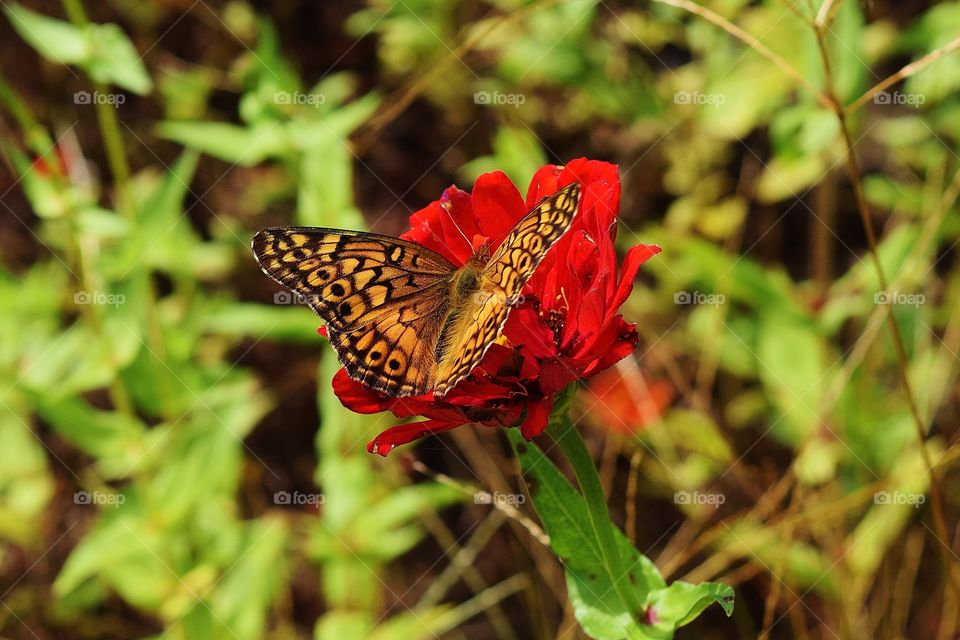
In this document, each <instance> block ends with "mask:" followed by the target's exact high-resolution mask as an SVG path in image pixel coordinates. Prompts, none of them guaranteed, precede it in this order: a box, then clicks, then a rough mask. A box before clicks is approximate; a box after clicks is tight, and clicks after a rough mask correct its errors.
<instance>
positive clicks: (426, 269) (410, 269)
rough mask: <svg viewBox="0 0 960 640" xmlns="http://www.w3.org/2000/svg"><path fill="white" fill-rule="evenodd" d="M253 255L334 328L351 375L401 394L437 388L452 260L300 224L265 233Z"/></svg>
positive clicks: (407, 245)
mask: <svg viewBox="0 0 960 640" xmlns="http://www.w3.org/2000/svg"><path fill="white" fill-rule="evenodd" d="M253 252H254V255H255V256H256V258H257V261H258V262H259V263H260V267H261V268H262V269H263V271H264V273H266V274H267V275H268V276H270V277H271V278H273V279H274V280H276V281H277V282H279V283H280V284H282V285H283V286H285V287H287V288H289V289H291V290H293V291H295V292H296V293H298V294H300V295H301V296H302V297H303V298H304V301H305V302H306V303H307V304H309V305H310V307H311V308H313V310H314V311H316V312H317V315H319V316H320V317H321V318H323V320H324V321H325V322H326V323H327V331H328V333H329V336H330V341H331V343H332V344H333V346H334V347H335V348H336V351H337V356H338V358H339V360H340V362H341V364H343V366H344V368H345V369H346V370H347V373H348V374H349V375H350V377H352V378H354V379H356V380H359V381H361V382H363V383H365V384H367V385H369V386H370V387H372V388H374V389H376V390H378V391H381V392H384V393H388V394H390V395H394V396H398V397H399V396H408V395H417V394H421V393H425V392H426V391H428V390H429V389H430V388H431V387H432V386H433V374H434V372H435V369H436V363H435V361H434V358H433V347H434V345H435V344H436V334H438V333H439V331H440V327H441V326H442V323H443V318H444V317H445V315H446V313H447V307H448V305H449V285H450V281H451V278H452V277H453V274H454V272H455V271H456V268H455V267H454V266H453V265H452V264H450V263H449V262H448V261H447V260H446V258H444V257H442V256H440V255H439V254H437V253H435V252H433V251H431V250H430V249H427V248H426V247H421V246H419V245H416V244H413V243H411V242H407V241H405V240H400V239H397V238H391V237H389V236H381V235H377V234H369V233H360V232H350V231H338V230H336V229H318V228H296V227H279V228H270V229H264V230H263V231H260V232H258V233H257V234H256V235H255V236H254V238H253Z"/></svg>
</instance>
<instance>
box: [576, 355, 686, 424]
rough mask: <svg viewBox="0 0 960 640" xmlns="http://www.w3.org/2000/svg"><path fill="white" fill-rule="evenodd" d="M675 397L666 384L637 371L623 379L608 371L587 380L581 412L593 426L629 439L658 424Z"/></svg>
mask: <svg viewBox="0 0 960 640" xmlns="http://www.w3.org/2000/svg"><path fill="white" fill-rule="evenodd" d="M674 394H675V389H674V387H673V385H672V384H670V382H669V381H667V380H661V379H656V378H653V379H649V378H647V377H646V376H644V375H643V374H642V373H641V372H640V370H639V368H637V369H636V371H634V372H627V375H624V372H622V371H621V370H620V367H611V368H609V369H607V370H606V371H603V372H601V373H599V374H597V375H596V376H594V377H593V378H591V379H590V382H589V383H588V384H587V388H586V393H584V394H583V395H582V396H581V397H582V400H583V401H582V403H581V409H582V410H583V411H584V412H585V414H586V415H587V416H588V418H589V421H590V423H591V424H592V425H593V426H595V427H597V428H599V429H604V430H606V431H609V432H611V433H618V434H620V435H624V436H630V435H634V434H635V433H636V432H638V431H640V430H641V429H643V428H644V427H646V426H647V425H649V424H651V423H653V422H655V421H656V420H658V419H659V418H660V416H662V415H663V413H664V411H665V410H666V409H667V407H669V406H670V403H672V402H673V397H674Z"/></svg>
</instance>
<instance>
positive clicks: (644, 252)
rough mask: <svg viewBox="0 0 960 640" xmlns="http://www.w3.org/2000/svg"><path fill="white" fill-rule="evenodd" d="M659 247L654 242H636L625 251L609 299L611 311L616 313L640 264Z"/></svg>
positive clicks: (655, 253) (627, 293)
mask: <svg viewBox="0 0 960 640" xmlns="http://www.w3.org/2000/svg"><path fill="white" fill-rule="evenodd" d="M660 251H661V249H660V247H658V246H657V245H655V244H638V245H637V246H635V247H632V248H631V249H630V250H629V251H627V255H626V256H625V257H624V259H623V266H622V267H621V268H620V282H619V284H618V285H617V292H616V293H615V294H614V296H613V300H611V301H610V304H609V306H608V309H609V310H610V312H611V313H616V311H617V309H619V308H620V305H622V304H623V303H624V302H626V300H627V298H628V297H629V296H630V292H631V291H633V279H634V278H635V277H636V276H637V270H638V269H640V265H642V264H643V263H644V262H646V261H647V260H649V259H650V258H652V257H653V256H655V255H657V254H658V253H660Z"/></svg>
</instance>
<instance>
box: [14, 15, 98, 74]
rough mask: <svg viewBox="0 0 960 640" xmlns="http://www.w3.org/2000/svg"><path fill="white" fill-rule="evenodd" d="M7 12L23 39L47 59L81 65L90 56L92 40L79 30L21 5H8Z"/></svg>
mask: <svg viewBox="0 0 960 640" xmlns="http://www.w3.org/2000/svg"><path fill="white" fill-rule="evenodd" d="M4 13H6V14H7V18H9V19H10V23H11V24H12V25H13V28H14V29H16V31H17V33H19V34H20V37H21V38H23V39H24V40H26V41H27V44H29V45H30V46H31V47H33V48H34V49H35V50H36V51H37V53H39V54H40V55H41V56H43V57H44V58H46V59H47V60H50V61H51V62H60V63H63V64H78V63H81V62H83V61H84V60H87V59H88V58H89V57H90V40H89V38H87V35H86V33H84V31H83V30H82V29H80V28H79V27H75V26H73V25H72V24H70V23H69V22H64V21H63V20H55V19H54V18H48V17H47V16H45V15H43V14H40V13H35V12H33V11H31V10H29V9H26V8H24V7H21V6H20V5H18V4H9V5H6V6H5V8H4Z"/></svg>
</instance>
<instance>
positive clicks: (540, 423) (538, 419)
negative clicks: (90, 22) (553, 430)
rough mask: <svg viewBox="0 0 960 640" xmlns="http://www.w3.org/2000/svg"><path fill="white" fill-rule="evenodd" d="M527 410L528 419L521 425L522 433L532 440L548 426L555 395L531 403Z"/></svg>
mask: <svg viewBox="0 0 960 640" xmlns="http://www.w3.org/2000/svg"><path fill="white" fill-rule="evenodd" d="M527 411H528V413H527V419H526V420H524V421H523V424H522V425H520V435H522V436H523V437H524V438H526V439H527V440H530V439H532V438H536V437H537V436H538V435H540V434H541V433H543V431H544V429H546V428H547V421H548V419H549V418H550V412H551V411H553V397H552V396H551V397H548V398H541V399H540V401H539V402H532V403H529V404H528V405H527Z"/></svg>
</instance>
